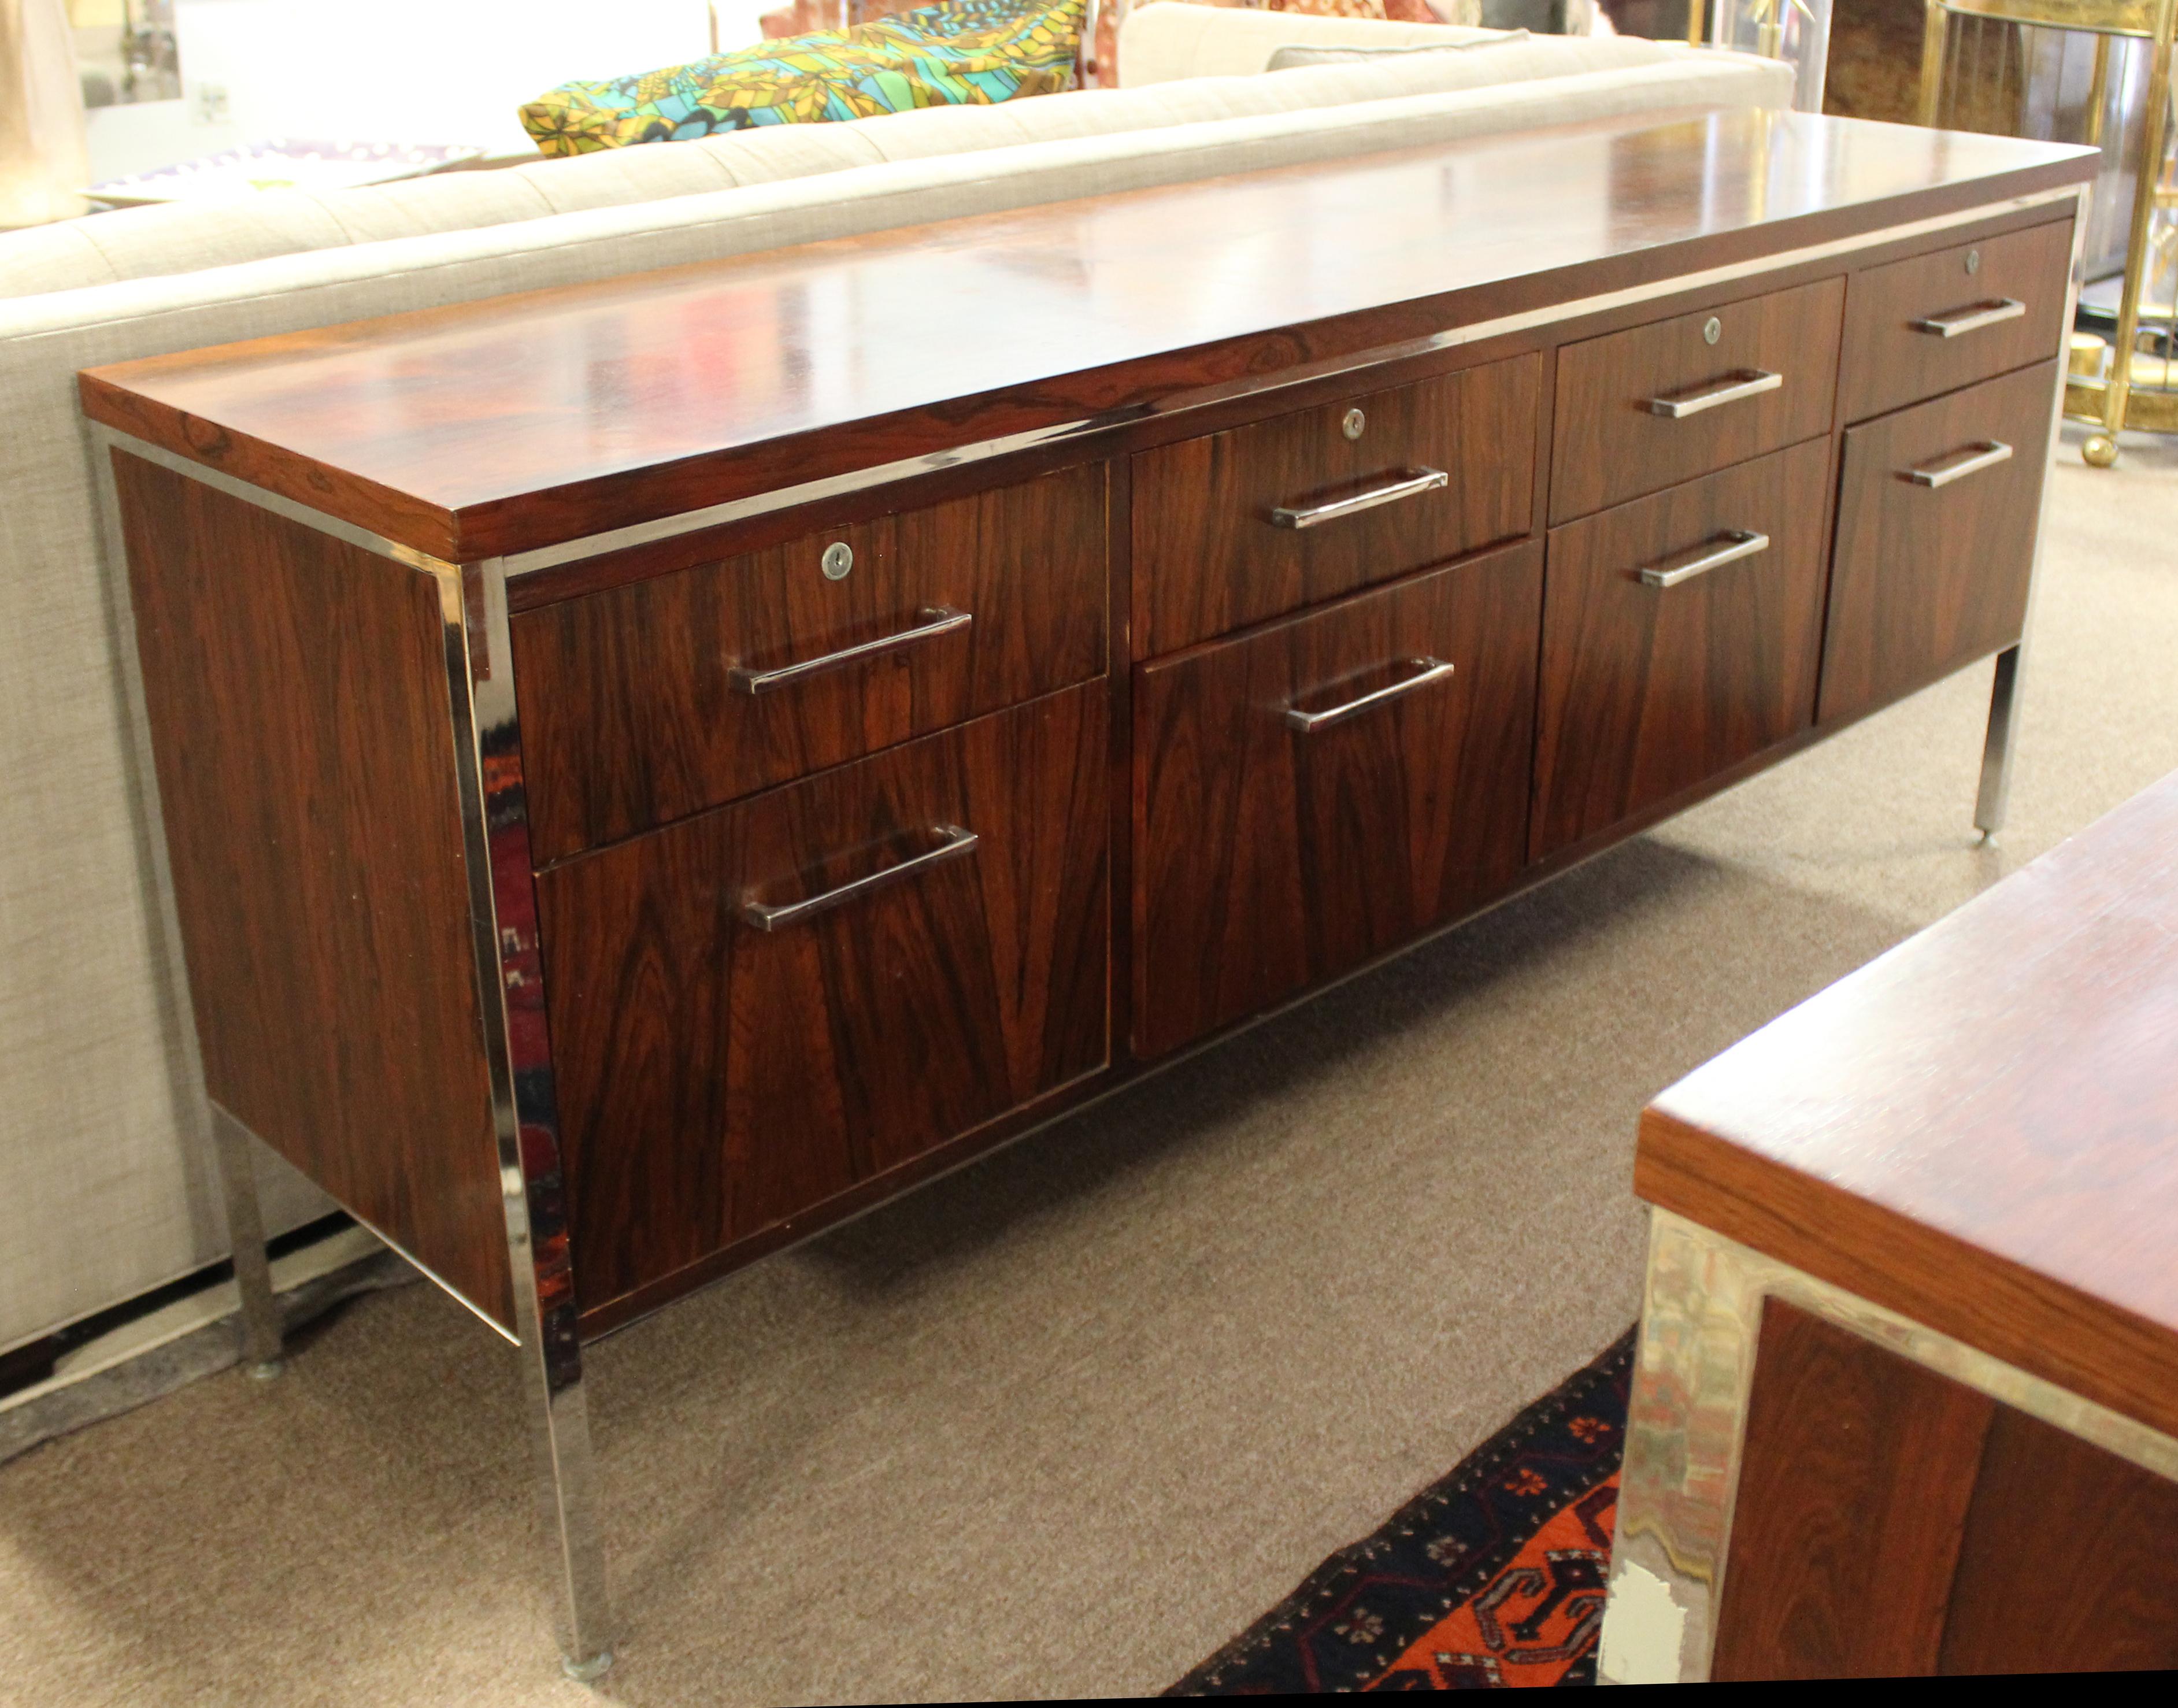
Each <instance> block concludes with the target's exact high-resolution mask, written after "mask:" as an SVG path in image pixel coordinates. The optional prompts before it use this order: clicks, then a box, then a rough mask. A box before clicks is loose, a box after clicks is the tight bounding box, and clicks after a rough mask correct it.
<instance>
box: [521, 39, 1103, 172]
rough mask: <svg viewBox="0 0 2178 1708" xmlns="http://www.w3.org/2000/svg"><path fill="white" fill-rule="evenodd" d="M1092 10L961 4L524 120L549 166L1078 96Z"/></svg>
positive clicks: (704, 63)
mask: <svg viewBox="0 0 2178 1708" xmlns="http://www.w3.org/2000/svg"><path fill="white" fill-rule="evenodd" d="M1086 6H1087V0H952V3H949V4H945V5H939V6H925V7H922V8H920V9H919V10H917V11H913V12H903V13H901V14H899V15H898V16H896V17H892V18H881V19H877V20H875V21H874V22H873V23H869V24H863V25H856V27H854V28H853V29H850V30H821V31H819V32H818V33H817V34H815V35H812V36H795V37H793V38H792V39H791V40H789V41H763V42H759V43H758V44H757V45H756V46H755V47H743V48H739V49H737V50H736V51H735V52H731V53H721V54H718V55H715V56H714V57H711V58H709V59H698V60H696V61H694V62H692V63H690V64H687V65H673V66H668V67H667V68H665V69H664V70H662V71H648V72H645V73H643V74H641V75H640V76H636V77H616V78H613V79H610V80H609V81H606V82H603V83H563V84H561V85H560V87H559V88H557V89H555V90H550V91H549V92H547V93H546V94H544V95H541V96H539V97H538V98H537V99H536V100H534V101H531V102H530V103H529V104H528V106H526V107H523V109H522V123H523V127H524V128H525V129H527V130H528V132H529V134H530V135H531V136H532V137H534V139H535V140H536V142H537V146H538V147H539V149H541V150H543V151H544V152H545V153H546V154H550V155H565V154H587V153H589V152H590V151H594V150H596V149H602V148H620V147H623V146H625V145H627V144H629V143H636V142H679V141H683V140H687V139H688V138H690V137H698V136H709V135H711V134H714V132H717V131H721V130H742V129H747V128H748V127H750V126H752V125H758V124H809V123H818V122H820V121H823V120H826V119H842V118H868V117H870V116H871V115H872V114H874V113H880V112H907V111H908V110H909V109H911V108H913V107H945V106H976V105H981V104H983V103H986V102H990V101H1010V100H1013V99H1015V97H1017V96H1027V95H1048V94H1051V93H1053V91H1055V90H1062V89H1065V88H1068V87H1069V86H1070V85H1072V83H1073V80H1074V55H1075V47H1077V46H1078V45H1079V43H1080V41H1081V22H1082V15H1083V13H1084V11H1085V9H1086Z"/></svg>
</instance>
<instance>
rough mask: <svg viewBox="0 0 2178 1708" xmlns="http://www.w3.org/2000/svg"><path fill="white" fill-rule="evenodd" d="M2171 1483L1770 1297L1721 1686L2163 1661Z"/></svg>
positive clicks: (2174, 1498) (1751, 1406)
mask: <svg viewBox="0 0 2178 1708" xmlns="http://www.w3.org/2000/svg"><path fill="white" fill-rule="evenodd" d="M2173 1525H2178V1484H2173V1483H2171V1482H2169V1481H2165V1480H2164V1479H2163V1478H2161V1477H2159V1476H2157V1475H2154V1474H2153V1473H2152V1472H2150V1471H2147V1470H2142V1469H2141V1468H2140V1467H2139V1466H2137V1465H2135V1464H2131V1463H2129V1462H2127V1461H2126V1460H2124V1459H2119V1458H2118V1457H2117V1456H2116V1455H2115V1454H2114V1453H2109V1452H2106V1451H2105V1450H2104V1449H2103V1448H2099V1447H2096V1446H2093V1445H2092V1444H2091V1443H2089V1442H2084V1441H2082V1440H2081V1439H2080V1438H2079V1437H2077V1436H2074V1435H2069V1434H2067V1433H2066V1432H2065V1431H2063V1430H2061V1429H2059V1428H2057V1427H2055V1426H2054V1425H2051V1424H2048V1423H2044V1422H2043V1421H2041V1420H2039V1419H2038V1418H2035V1417H2031V1416H2029V1415H2027V1414H2026V1413H2024V1412H2022V1411H2019V1410H2015V1409H2013V1408H2012V1407H2011V1406H2008V1405H2004V1404H1999V1403H1998V1402H1996V1401H1995V1400H1992V1399H1989V1398H1988V1397H1987V1396H1985V1395H1984V1394H1982V1393H1977V1392H1976V1391H1975V1390H1973V1389H1972V1388H1966V1387H1963V1386H1962V1385H1961V1384H1960V1383H1958V1382H1953V1381H1951V1380H1950V1379H1949V1378H1947V1377H1941V1376H1939V1375H1936V1374H1935V1373H1934V1371H1929V1370H1926V1369H1924V1368H1922V1367H1921V1366H1918V1365H1916V1364H1913V1363H1909V1362H1907V1360H1905V1359H1902V1358H1901V1357H1899V1356H1898V1355H1896V1354H1895V1353H1893V1352H1891V1351H1889V1350H1887V1349H1885V1348H1883V1347H1881V1346H1879V1345H1877V1344H1875V1343H1874V1342H1872V1341H1869V1340H1864V1339H1863V1338H1860V1337H1859V1336H1858V1335H1856V1334H1853V1333H1851V1332H1849V1331H1848V1330H1847V1329H1844V1328H1838V1327H1836V1326H1835V1325H1833V1324H1831V1323H1828V1322H1823V1321H1821V1320H1820V1318H1818V1317H1813V1316H1810V1315H1809V1314H1808V1313H1806V1312H1804V1311H1800V1310H1798V1309H1796V1308H1795V1307H1793V1306H1790V1305H1787V1304H1786V1303H1784V1302H1783V1301H1781V1300H1775V1299H1773V1300H1770V1302H1769V1303H1768V1305H1767V1306H1765V1309H1764V1312H1763V1318H1762V1332H1761V1338H1760V1341H1759V1346H1758V1349H1757V1351H1756V1355H1755V1366H1754V1380H1753V1383H1752V1386H1751V1388H1750V1390H1749V1394H1748V1415H1747V1426H1746V1434H1745V1437H1744V1439H1743V1446H1742V1470H1741V1472H1740V1478H1739V1486H1738V1491H1737V1495H1736V1496H1735V1497H1734V1500H1733V1504H1732V1541H1731V1547H1730V1549H1729V1552H1727V1557H1726V1560H1725V1568H1724V1575H1723V1579H1722V1586H1721V1587H1722V1591H1723V1599H1722V1603H1721V1608H1720V1610H1719V1617H1718V1621H1717V1635H1716V1651H1715V1655H1714V1656H1713V1660H1712V1666H1711V1672H1710V1676H1711V1678H1713V1679H1714V1680H1715V1681H1716V1682H1717V1683H1744V1682H1753V1681H1757V1680H1773V1679H1798V1678H1807V1679H1812V1678H1926V1677H1931V1676H1935V1675H1940V1674H1953V1675H1956V1674H1959V1673H1978V1674H1989V1673H2021V1672H2121V1671H2147V1670H2157V1671H2160V1670H2167V1669H2169V1668H2170V1667H2173V1666H2178V1556H2174V1555H2173V1553H2172V1551H2171V1548H2170V1535H2171V1530H2172V1526H2173Z"/></svg>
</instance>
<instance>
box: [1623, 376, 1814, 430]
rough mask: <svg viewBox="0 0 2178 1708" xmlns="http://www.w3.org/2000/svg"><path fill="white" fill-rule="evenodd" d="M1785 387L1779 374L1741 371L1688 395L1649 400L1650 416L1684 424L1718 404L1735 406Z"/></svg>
mask: <svg viewBox="0 0 2178 1708" xmlns="http://www.w3.org/2000/svg"><path fill="white" fill-rule="evenodd" d="M1784 383H1785V376H1784V375H1782V374H1772V373H1770V371H1769V370H1767V369H1764V368H1742V369H1741V370H1739V371H1738V372H1737V373H1736V374H1727V375H1725V376H1724V378H1722V379H1721V380H1714V381H1712V382H1711V383H1710V384H1709V385H1706V386H1697V387H1695V389H1694V390H1693V391H1680V392H1676V393H1674V394H1673V395H1672V396H1671V397H1651V398H1650V400H1649V413H1650V414H1651V415H1661V416H1663V417H1665V418H1666V419H1668V420H1672V421H1683V420H1685V419H1686V418H1687V417H1688V416H1689V415H1699V414H1700V413H1701V412H1702V411H1703V410H1705V409H1714V408H1716V406H1717V405H1718V404H1720V403H1737V402H1738V401H1739V400H1740V399H1741V398H1742V397H1760V396H1761V395H1762V394H1763V393H1764V392H1765V391H1776V389H1777V388H1778V387H1779V386H1781V385H1783V384H1784Z"/></svg>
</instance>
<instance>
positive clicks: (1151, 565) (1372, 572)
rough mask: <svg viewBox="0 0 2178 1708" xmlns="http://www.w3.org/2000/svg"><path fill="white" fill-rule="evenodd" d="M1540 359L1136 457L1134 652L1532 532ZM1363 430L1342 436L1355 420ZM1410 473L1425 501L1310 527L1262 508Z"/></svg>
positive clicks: (1166, 646) (1336, 402) (1406, 501)
mask: <svg viewBox="0 0 2178 1708" xmlns="http://www.w3.org/2000/svg"><path fill="white" fill-rule="evenodd" d="M1540 367H1541V363H1540V359H1539V358H1537V357H1535V356H1533V355H1527V356H1515V357H1513V358H1511V359H1509V360H1507V361H1502V362H1493V363H1491V364H1487V365H1486V366H1483V367H1479V368H1470V369H1468V370H1465V371H1464V372H1461V373H1456V374H1447V375H1444V376H1443V377H1442V378H1441V379H1435V380H1422V381H1420V382H1419V383H1417V384H1415V385H1411V386H1400V387H1398V389H1396V390H1394V391H1369V392H1355V393H1349V394H1348V395H1347V396H1345V397H1339V398H1335V399H1333V401H1331V402H1327V403H1321V404H1318V405H1316V407H1315V408H1310V409H1302V410H1295V411H1294V412H1292V413H1288V414H1283V415H1275V416H1272V418H1271V419H1269V420H1267V421H1261V422H1257V423H1255V424H1252V425H1250V426H1246V427H1237V428H1234V429H1232V430H1229V431H1228V432H1224V433H1217V434H1212V435H1207V436H1205V437H1203V438H1201V439H1190V440H1185V441H1182V442H1181V443H1179V444H1177V445H1167V446H1160V447H1159V448H1158V449H1157V450H1154V451H1146V452H1140V453H1138V454H1137V455H1136V457H1135V459H1134V550H1135V561H1136V563H1137V564H1138V565H1139V566H1140V567H1141V574H1140V576H1139V578H1138V579H1137V580H1136V598H1137V600H1138V603H1137V605H1136V613H1135V633H1136V644H1137V647H1138V648H1139V654H1140V656H1142V657H1153V656H1155V655H1157V654H1161V653H1168V652H1174V651H1177V650H1178V649H1180V648H1181V647H1184V646H1187V645H1190V644H1191V643H1194V642H1196V641H1199V640H1206V639H1207V638H1210V637H1211V636H1212V635H1218V634H1223V633H1226V632H1229V631H1230V630H1233V629H1236V628H1240V627H1245V625H1247V624H1249V623H1253V622H1259V621H1262V620H1263V619H1265V618H1267V617H1273V616H1283V615H1284V614H1285V613H1286V612H1288V611H1293V610H1300V609H1301V608H1302V607H1304V606H1306V605H1316V604H1320V603H1322V601H1323V600H1325V599H1329V598H1331V597H1333V595H1335V594H1342V593H1350V592H1352V591H1353V590H1354V588H1359V587H1365V586H1368V585H1370V584H1371V583H1375V582H1380V581H1389V580H1392V579H1393V578H1397V577H1398V576H1401V575H1404V574H1406V573H1407V572H1409V571H1412V570H1417V569H1423V568H1426V567H1428V566H1429V565H1431V564H1433V563H1442V562H1445V561H1447V560H1449V559H1452V558H1454V557H1458V556H1461V555H1462V554H1463V553H1465V552H1470V551H1474V550H1479V549H1480V548H1481V547H1483V546H1486V545H1495V544H1497V543H1498V542H1500V541H1502V540H1507V539H1516V538H1518V537H1519V535H1521V534H1524V533H1526V532H1527V531H1528V528H1529V524H1530V512H1531V509H1532V506H1533V494H1534V491H1535V463H1534V460H1533V457H1532V454H1531V452H1530V446H1532V445H1533V443H1534V440H1535V406H1536V387H1537V380H1538V377H1539V373H1540ZM1357 410H1358V411H1359V412H1360V416H1361V420H1362V429H1361V431H1360V435H1359V436H1358V437H1349V436H1348V434H1347V431H1346V428H1345V423H1346V421H1347V420H1348V419H1349V412H1352V411H1357ZM1417 470H1430V471H1436V472H1441V473H1442V474H1445V475H1447V477H1448V484H1447V485H1445V486H1444V487H1442V489H1440V490H1436V491H1434V492H1424V493H1419V494H1416V495H1414V496H1412V497H1409V498H1402V499H1399V500H1398V501H1395V502H1393V503H1390V504H1386V505H1382V506H1378V507H1376V508H1375V509H1371V510H1364V511H1360V512H1356V513H1354V514H1353V515H1350V516H1344V517H1338V518H1337V519H1336V520H1334V521H1330V522H1326V523H1322V524H1320V525H1319V526H1317V527H1315V528H1281V527H1278V526H1276V525H1274V524H1273V523H1272V520H1271V512H1272V510H1273V509H1275V508H1278V507H1279V506H1305V505H1309V504H1318V503H1322V502H1324V501H1327V500H1329V499H1333V498H1337V497H1340V496H1343V495H1349V494H1351V493H1354V492H1359V491H1364V490H1367V489H1369V488H1371V487H1373V486H1378V485H1382V484H1384V483H1386V482H1387V481H1392V480H1396V479H1398V478H1399V477H1400V476H1402V475H1405V474H1412V473H1414V472H1415V471H1417Z"/></svg>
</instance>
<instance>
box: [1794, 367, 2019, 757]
mask: <svg viewBox="0 0 2178 1708" xmlns="http://www.w3.org/2000/svg"><path fill="white" fill-rule="evenodd" d="M2056 384H2057V373H2056V364H2055V362H2043V363H2040V364H2037V365H2036V366H2034V367H2032V368H2024V369H2022V370H2020V371H2019V372H2017V373H2016V374H2010V375H2006V376H2005V377H2004V378H2003V379H2000V380H1989V381H1986V382H1985V383H1984V384H1982V385H1979V386H1970V387H1969V388H1967V390H1966V391H1954V392H1952V393H1951V395H1950V396H1948V397H1939V398H1937V399H1935V400H1934V402H1928V403H1921V404H1917V405H1916V406H1915V407H1914V408H1911V409H1902V410H1900V411H1898V412H1897V413H1896V414H1893V415H1885V416H1883V417H1882V418H1880V419H1878V420H1874V421H1871V422H1869V423H1868V424H1866V425H1865V426H1861V427H1855V428H1852V430H1849V431H1848V432H1847V434H1846V435H1845V459H1844V469H1843V473H1842V474H1841V476H1840V480H1839V487H1838V525H1837V548H1836V556H1835V559H1834V561H1833V566H1832V568H1831V609H1830V627H1829V634H1828V637H1827V638H1826V639H1825V643H1824V648H1823V686H1822V700H1821V704H1820V716H1821V719H1822V720H1823V721H1824V722H1825V723H1829V722H1831V721H1833V720H1838V719H1842V718H1851V717H1855V716H1858V714H1860V713H1862V712H1865V711H1870V710H1873V709H1874V708H1876V707H1877V706H1880V705H1884V704H1885V703H1888V702H1890V701H1891V700H1895V699H1896V698H1899V697H1900V696H1901V695H1902V694H1907V693H1912V692H1913V690H1914V689H1916V688H1918V687H1924V685H1926V684H1927V683H1929V682H1934V680H1935V679H1936V678H1937V677H1938V676H1944V675H1946V674H1948V673H1949V672H1950V671H1954V670H1956V669H1957V668H1958V667H1959V666H1960V665H1965V664H1968V663H1971V662H1972V661H1973V660H1975V659H1978V658H1981V657H1984V656H1985V655H1986V654H1989V653H1993V652H1999V651H2001V650H2002V649H2004V648H2006V647H2008V646H2010V645H2011V643H2013V642H2014V641H2016V640H2017V639H2018V638H2019V637H2020V632H2021V630H2022V627H2024V625H2025V623H2026V620H2027V582H2028V575H2029V574H2030V572H2032V570H2033V561H2034V524H2035V517H2036V516H2037V514H2038V510H2039V507H2040V504H2041V497H2042V481H2043V478H2044V474H2045V473H2046V472H2047V468H2048V463H2049V416H2050V412H2051V410H2052V409H2054V408H2055V387H2056Z"/></svg>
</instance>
